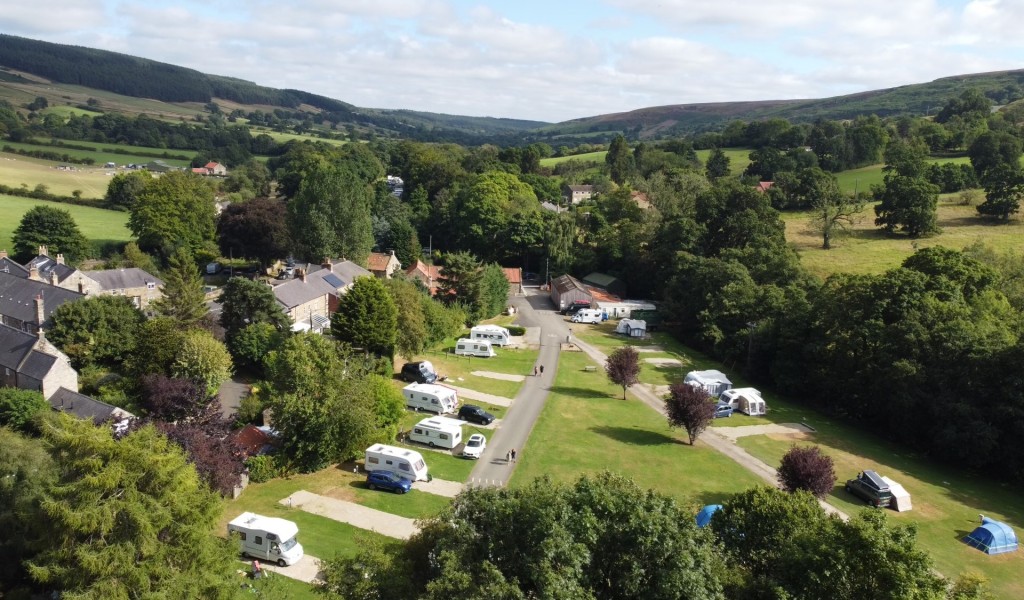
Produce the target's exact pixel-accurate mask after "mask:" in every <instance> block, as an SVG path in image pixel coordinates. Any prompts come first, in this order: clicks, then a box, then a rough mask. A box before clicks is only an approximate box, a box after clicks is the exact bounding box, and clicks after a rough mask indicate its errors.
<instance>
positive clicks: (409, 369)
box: [402, 360, 437, 383]
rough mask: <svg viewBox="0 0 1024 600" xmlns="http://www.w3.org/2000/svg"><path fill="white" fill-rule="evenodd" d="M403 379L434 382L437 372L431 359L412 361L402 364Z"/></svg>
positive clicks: (416, 381) (411, 381)
mask: <svg viewBox="0 0 1024 600" xmlns="http://www.w3.org/2000/svg"><path fill="white" fill-rule="evenodd" d="M402 379H404V380H405V381H408V382H410V383H434V382H435V381H437V373H434V365H432V364H430V361H426V360H422V361H420V362H410V363H405V364H404V365H402Z"/></svg>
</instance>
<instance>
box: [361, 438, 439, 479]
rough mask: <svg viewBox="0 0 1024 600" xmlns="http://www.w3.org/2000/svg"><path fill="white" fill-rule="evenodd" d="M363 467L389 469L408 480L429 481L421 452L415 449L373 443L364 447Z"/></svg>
mask: <svg viewBox="0 0 1024 600" xmlns="http://www.w3.org/2000/svg"><path fill="white" fill-rule="evenodd" d="M363 469H364V470H366V471H389V472H391V473H394V474H395V475H398V476H400V477H405V478H406V479H408V480H410V481H430V479H431V477H430V475H429V474H428V473H427V463H426V462H425V461H424V460H423V455H422V454H420V453H419V452H416V451H415V450H409V449H408V448H399V447H398V446H388V445H387V444H374V445H372V446H370V447H369V448H367V449H366V458H365V460H364V462H363Z"/></svg>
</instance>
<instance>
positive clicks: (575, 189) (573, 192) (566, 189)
mask: <svg viewBox="0 0 1024 600" xmlns="http://www.w3.org/2000/svg"><path fill="white" fill-rule="evenodd" d="M593 195H594V186H592V185H565V186H562V197H563V198H565V201H566V202H568V203H570V204H579V203H580V202H583V201H584V200H590V198H591V197H592V196H593Z"/></svg>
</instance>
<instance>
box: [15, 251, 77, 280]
mask: <svg viewBox="0 0 1024 600" xmlns="http://www.w3.org/2000/svg"><path fill="white" fill-rule="evenodd" d="M33 266H34V267H35V268H37V269H39V276H40V277H42V278H43V281H46V282H49V281H50V277H51V273H56V274H57V281H64V280H65V279H67V278H68V277H70V276H71V275H73V274H74V272H75V271H77V270H78V269H74V268H72V267H69V266H67V265H62V264H60V263H58V262H57V261H56V260H55V259H52V258H50V257H49V256H46V255H45V254H40V255H39V256H37V257H35V258H33V259H32V260H30V261H28V264H27V265H25V268H26V269H31V268H32V267H33Z"/></svg>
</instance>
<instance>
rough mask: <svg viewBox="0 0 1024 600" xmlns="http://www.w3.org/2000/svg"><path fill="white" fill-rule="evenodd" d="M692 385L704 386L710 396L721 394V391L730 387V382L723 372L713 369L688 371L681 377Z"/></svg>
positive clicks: (684, 381)
mask: <svg viewBox="0 0 1024 600" xmlns="http://www.w3.org/2000/svg"><path fill="white" fill-rule="evenodd" d="M683 383H688V384H690V385H692V386H694V387H700V388H704V389H705V390H706V391H707V393H709V394H711V395H712V396H721V395H722V392H724V391H726V390H728V389H730V388H732V382H731V381H729V378H728V377H726V376H725V373H723V372H721V371H715V370H713V369H712V370H707V371H690V372H689V373H687V374H686V377H685V378H684V379H683Z"/></svg>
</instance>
